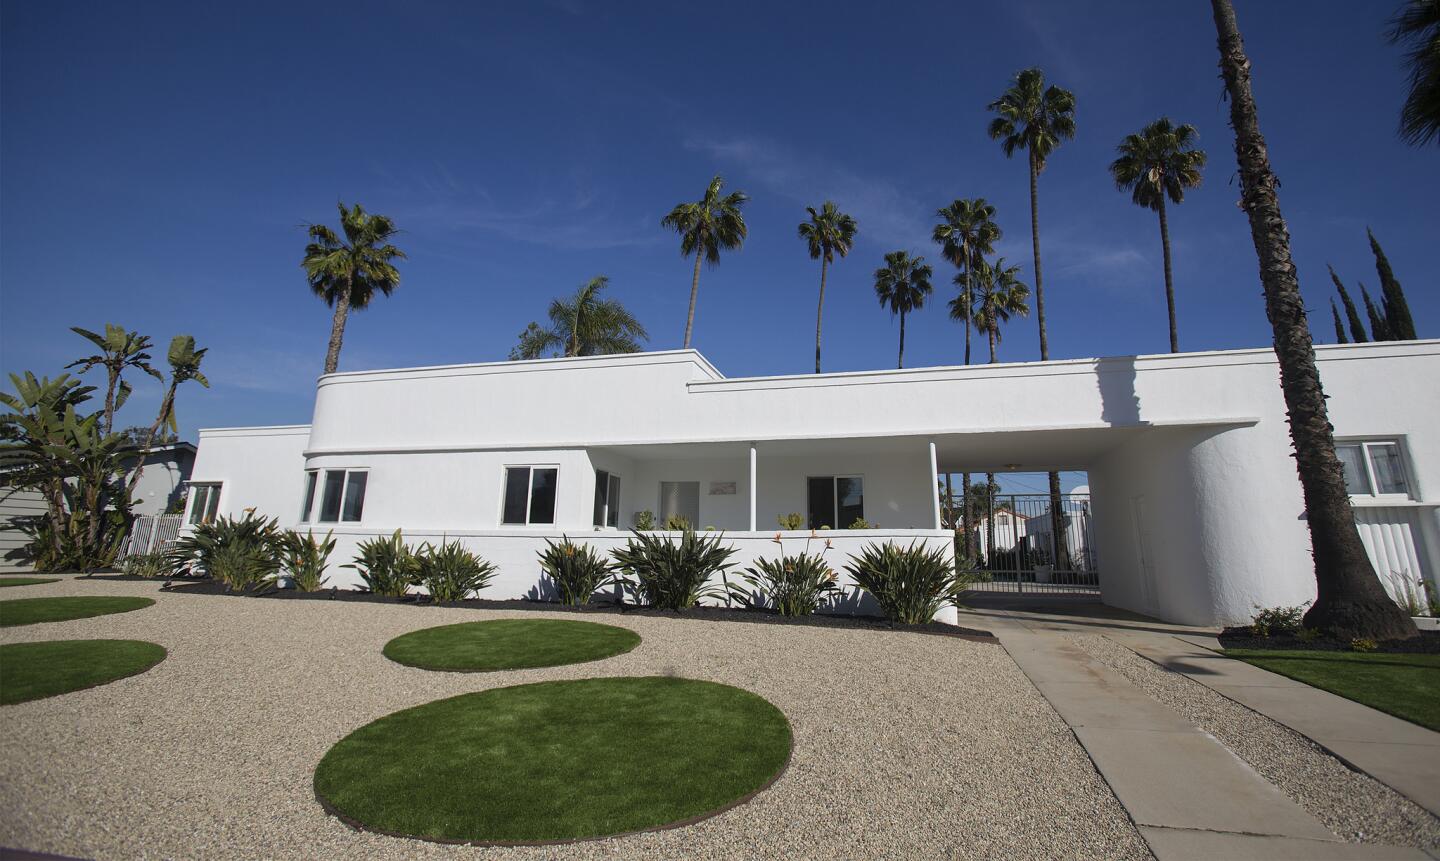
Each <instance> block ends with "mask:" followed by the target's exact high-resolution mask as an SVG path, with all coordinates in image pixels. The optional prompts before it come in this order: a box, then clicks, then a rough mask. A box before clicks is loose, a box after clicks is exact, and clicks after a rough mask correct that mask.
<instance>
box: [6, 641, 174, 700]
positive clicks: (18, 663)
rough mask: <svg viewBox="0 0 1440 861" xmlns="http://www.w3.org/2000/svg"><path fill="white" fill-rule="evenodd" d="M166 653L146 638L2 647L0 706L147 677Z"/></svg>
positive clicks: (23, 644)
mask: <svg viewBox="0 0 1440 861" xmlns="http://www.w3.org/2000/svg"><path fill="white" fill-rule="evenodd" d="M164 659H165V649H164V648H163V647H161V646H157V645H155V644H154V643H147V642H145V641H143V640H55V641H51V642H44V643H10V644H8V645H4V646H0V705H7V706H8V705H13V704H14V703H24V702H29V701H30V700H39V699H44V698H45V697H53V696H55V695H56V694H68V693H70V692H71V691H79V690H84V689H85V688H93V687H95V686H96V685H103V684H106V683H107V682H113V681H115V680H116V679H123V678H125V677H126V676H134V675H138V674H139V673H143V672H145V671H146V670H148V669H150V668H151V667H153V666H155V665H156V664H158V663H160V662H161V661H163V660H164Z"/></svg>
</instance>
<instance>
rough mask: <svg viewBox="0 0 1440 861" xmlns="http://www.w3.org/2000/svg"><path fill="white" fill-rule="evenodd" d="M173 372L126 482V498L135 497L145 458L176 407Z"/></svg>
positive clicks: (143, 469)
mask: <svg viewBox="0 0 1440 861" xmlns="http://www.w3.org/2000/svg"><path fill="white" fill-rule="evenodd" d="M179 385H180V384H179V382H177V381H176V380H175V376H174V374H173V373H172V374H171V376H170V387H169V388H168V389H166V390H165V397H163V398H161V399H160V412H159V413H158V414H157V415H156V416H155V423H154V424H152V425H150V430H149V431H148V432H147V433H146V434H145V444H144V445H143V446H141V447H140V450H139V453H138V455H137V457H136V460H135V471H134V472H132V473H130V480H129V481H127V482H125V498H126V499H132V498H134V494H135V488H136V487H138V486H139V484H140V476H141V474H143V473H144V472H145V458H146V457H148V456H149V455H150V449H151V447H152V446H154V444H155V435H156V434H157V433H159V432H160V428H161V427H163V426H164V425H165V421H166V419H168V418H169V417H170V411H171V410H172V409H174V408H175V389H176V387H177V386H179Z"/></svg>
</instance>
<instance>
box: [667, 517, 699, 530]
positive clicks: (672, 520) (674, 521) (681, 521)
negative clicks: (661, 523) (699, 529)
mask: <svg viewBox="0 0 1440 861" xmlns="http://www.w3.org/2000/svg"><path fill="white" fill-rule="evenodd" d="M664 528H665V529H666V530H668V531H670V532H686V531H689V530H691V529H693V527H692V526H691V525H690V518H688V517H686V516H685V515H683V514H672V515H670V516H669V517H667V518H665V527H664Z"/></svg>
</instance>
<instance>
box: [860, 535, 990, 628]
mask: <svg viewBox="0 0 1440 861" xmlns="http://www.w3.org/2000/svg"><path fill="white" fill-rule="evenodd" d="M845 570H846V571H848V572H849V573H850V577H851V579H852V580H854V581H855V585H857V586H859V587H860V588H861V589H864V590H865V591H866V592H869V593H870V594H871V595H872V596H873V597H874V598H875V601H876V602H877V603H878V604H879V605H880V610H881V612H883V613H884V614H885V618H887V619H889V620H890V621H892V622H899V623H900V624H902V625H922V624H924V623H926V622H929V621H930V620H931V619H933V618H935V614H936V613H937V612H938V611H939V610H940V608H941V607H943V606H944V605H945V604H947V603H950V602H953V601H955V599H956V598H958V597H959V594H960V591H961V590H962V589H963V588H964V586H963V584H962V583H961V581H960V580H959V578H957V577H956V575H955V566H954V565H953V564H952V562H951V561H950V559H949V558H947V557H946V554H945V551H944V550H943V549H942V548H938V547H937V548H935V549H933V550H926V549H925V548H924V547H922V546H920V545H918V544H911V545H910V546H909V547H901V546H900V545H898V544H893V543H891V542H888V541H887V542H885V543H884V544H870V545H868V546H866V547H865V548H864V549H863V550H861V551H860V553H859V555H857V556H851V557H850V562H849V564H847V565H846V566H845Z"/></svg>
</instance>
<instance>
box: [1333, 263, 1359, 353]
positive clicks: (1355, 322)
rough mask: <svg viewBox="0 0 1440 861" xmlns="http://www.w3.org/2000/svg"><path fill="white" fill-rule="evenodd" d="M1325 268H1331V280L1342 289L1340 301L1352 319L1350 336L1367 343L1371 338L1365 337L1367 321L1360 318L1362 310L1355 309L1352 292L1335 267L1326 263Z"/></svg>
mask: <svg viewBox="0 0 1440 861" xmlns="http://www.w3.org/2000/svg"><path fill="white" fill-rule="evenodd" d="M1325 268H1326V269H1329V270H1330V280H1331V281H1334V282H1335V289H1337V290H1339V291H1340V301H1341V303H1343V304H1344V305H1345V319H1347V320H1349V321H1350V337H1351V338H1352V339H1354V341H1355V343H1357V344H1363V343H1365V342H1366V341H1368V340H1370V339H1369V338H1367V337H1365V323H1364V322H1362V321H1361V320H1360V312H1359V311H1357V310H1355V303H1354V302H1352V301H1350V293H1349V292H1348V291H1346V289H1345V285H1344V284H1343V283H1341V281H1340V276H1339V275H1336V274H1335V269H1334V267H1332V266H1331V265H1330V264H1329V263H1326V264H1325Z"/></svg>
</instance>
